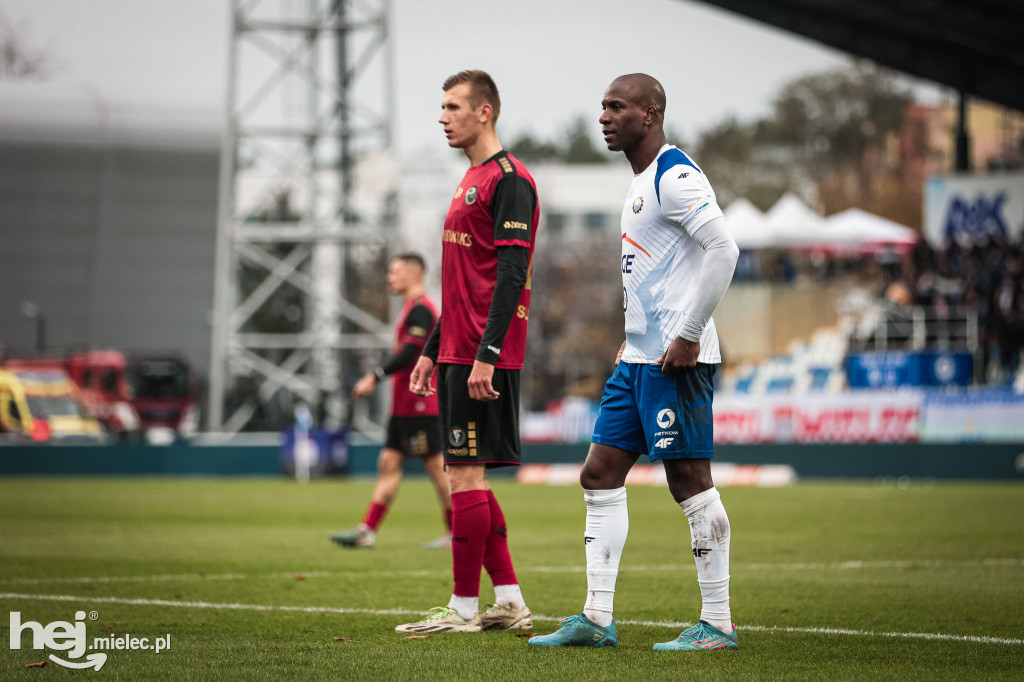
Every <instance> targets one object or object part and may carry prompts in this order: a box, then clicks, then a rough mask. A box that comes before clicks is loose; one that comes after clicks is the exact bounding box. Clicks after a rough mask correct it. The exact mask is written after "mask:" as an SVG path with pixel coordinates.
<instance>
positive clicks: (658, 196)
mask: <svg viewBox="0 0 1024 682" xmlns="http://www.w3.org/2000/svg"><path fill="white" fill-rule="evenodd" d="M720 217H722V209H721V208H719V206H718V201H717V199H716V197H715V191H714V190H713V189H712V188H711V183H710V182H708V179H707V177H706V176H705V175H704V172H703V171H702V170H701V169H700V167H699V166H698V165H697V164H696V163H695V162H694V161H693V159H691V158H690V157H689V156H687V155H686V154H685V153H684V152H682V151H681V150H679V149H677V148H676V147H674V146H672V145H668V144H667V145H665V146H664V147H662V148H661V150H660V151H659V152H658V156H657V158H656V159H655V160H654V162H652V163H651V165H650V166H648V167H647V168H645V169H644V170H643V171H642V172H641V173H640V174H638V175H634V176H633V183H632V184H631V185H630V187H629V194H627V195H626V203H625V206H624V207H623V209H622V262H621V269H622V290H623V296H624V299H625V300H624V306H623V307H624V310H625V316H626V348H625V350H624V351H623V354H622V359H623V360H624V361H625V362H632V363H643V364H656V363H657V359H658V358H659V357H661V355H662V354H663V353H664V352H665V350H666V349H667V348H668V346H669V344H671V343H672V341H673V340H674V339H675V338H676V337H677V336H679V333H680V331H681V329H682V327H683V317H684V314H685V313H686V309H687V304H688V303H689V301H690V299H691V297H692V296H693V294H694V291H695V288H696V285H697V277H698V275H699V273H700V267H701V263H702V262H703V260H704V249H703V248H701V246H700V244H699V243H697V241H696V240H695V239H694V238H693V236H692V235H693V234H694V232H696V231H697V230H698V229H699V228H700V227H701V226H702V225H704V224H705V223H707V222H708V221H710V220H713V219H714V218H720ZM697 361H698V362H703V363H707V364H717V363H720V362H721V361H722V356H721V351H720V349H719V345H718V333H717V332H716V330H715V322H714V320H713V319H709V320H708V323H707V325H706V326H705V327H704V332H703V334H702V335H701V338H700V355H699V356H698V357H697Z"/></svg>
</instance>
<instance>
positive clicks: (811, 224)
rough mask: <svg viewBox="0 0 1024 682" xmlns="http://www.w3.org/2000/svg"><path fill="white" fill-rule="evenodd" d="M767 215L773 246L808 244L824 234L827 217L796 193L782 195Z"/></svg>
mask: <svg viewBox="0 0 1024 682" xmlns="http://www.w3.org/2000/svg"><path fill="white" fill-rule="evenodd" d="M765 215H766V217H767V220H768V227H769V229H770V230H771V234H772V244H773V246H778V247H789V246H807V245H810V244H815V243H817V242H818V241H820V240H821V238H822V236H823V232H824V228H825V219H824V218H822V217H821V216H820V215H818V214H817V213H816V212H815V211H814V210H813V209H812V208H811V207H810V206H808V205H807V204H805V203H804V202H803V201H801V200H800V198H799V197H797V196H796V195H795V194H791V193H786V194H784V195H782V198H781V199H779V200H778V201H777V202H775V205H774V206H772V207H771V208H770V209H768V213H767V214H765Z"/></svg>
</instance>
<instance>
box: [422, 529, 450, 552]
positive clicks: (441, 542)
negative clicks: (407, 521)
mask: <svg viewBox="0 0 1024 682" xmlns="http://www.w3.org/2000/svg"><path fill="white" fill-rule="evenodd" d="M451 548H452V534H451V533H445V534H444V535H442V536H441V537H439V538H435V539H433V540H430V541H428V542H424V543H423V549H451Z"/></svg>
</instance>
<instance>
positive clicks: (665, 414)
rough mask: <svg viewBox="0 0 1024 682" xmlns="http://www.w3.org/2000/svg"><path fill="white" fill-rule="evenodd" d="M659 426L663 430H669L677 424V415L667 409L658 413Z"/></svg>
mask: <svg viewBox="0 0 1024 682" xmlns="http://www.w3.org/2000/svg"><path fill="white" fill-rule="evenodd" d="M657 422H658V426H660V427H661V428H663V429H667V428H668V427H670V426H672V425H673V424H675V423H676V413H675V412H673V411H672V410H670V409H668V408H666V409H664V410H662V411H661V412H659V413H658V419H657Z"/></svg>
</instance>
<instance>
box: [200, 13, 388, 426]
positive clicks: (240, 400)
mask: <svg viewBox="0 0 1024 682" xmlns="http://www.w3.org/2000/svg"><path fill="white" fill-rule="evenodd" d="M389 16H390V0H305V2H295V1H291V2H289V1H288V0H234V2H233V4H232V16H231V48H230V58H229V75H228V89H227V125H226V128H225V134H224V140H223V144H222V149H221V171H220V190H219V192H220V196H219V207H218V228H217V254H216V263H215V268H216V272H215V291H214V311H213V314H212V316H211V326H212V343H211V363H210V384H209V385H210V396H209V404H210V406H209V419H208V421H209V428H210V429H211V430H214V431H220V432H224V433H229V434H230V433H235V432H237V431H239V430H242V429H244V428H246V425H247V424H248V423H249V422H250V421H251V419H252V418H253V417H254V416H255V415H257V414H258V413H259V412H260V411H261V410H262V409H263V408H264V407H265V406H266V405H267V404H269V403H272V402H274V401H275V400H278V399H280V398H281V396H282V395H284V397H285V399H286V401H287V400H290V401H291V402H295V401H299V400H301V401H303V402H305V403H307V404H309V405H311V406H313V407H314V408H316V412H318V413H321V414H322V413H325V412H326V413H327V416H328V417H329V418H331V419H332V420H333V421H334V422H335V423H338V422H340V421H341V418H342V414H344V410H345V402H346V400H347V393H348V391H347V387H350V386H351V385H352V384H354V382H355V380H356V379H357V378H358V377H357V376H355V375H354V372H355V371H356V370H357V369H358V366H359V364H360V363H359V356H358V354H359V353H365V352H366V351H380V350H383V349H387V348H389V347H390V344H391V340H390V331H389V325H388V322H387V318H388V315H387V312H388V311H387V308H388V301H387V299H386V296H385V297H384V302H383V305H381V302H380V298H381V297H380V296H376V297H374V296H368V295H367V293H366V290H367V288H368V287H367V286H366V281H365V280H366V272H365V271H367V270H368V269H372V268H374V267H376V266H377V263H378V261H379V262H384V263H386V251H387V247H388V245H389V244H391V243H394V241H395V237H394V233H395V231H396V229H397V228H396V226H397V221H395V220H393V219H391V218H390V217H389V216H388V215H387V214H386V213H385V212H380V214H379V215H377V216H374V215H366V210H365V208H364V207H363V206H358V207H357V206H356V204H355V203H354V202H353V192H354V188H355V187H356V186H357V184H356V173H355V171H356V168H357V162H358V161H360V160H361V159H363V158H365V157H367V156H370V155H374V154H387V153H389V152H390V147H391V140H392V137H391V129H392V122H391V118H390V117H391V112H392V111H393V108H392V107H391V106H390V104H391V97H392V95H391V91H392V87H393V78H392V73H391V55H390V49H391V48H390V41H389V38H388V36H389V32H388V22H389ZM332 39H333V40H335V41H336V45H335V50H334V56H335V57H336V58H335V59H331V56H332V51H331V50H330V47H331V45H330V40H332ZM353 53H355V55H356V58H355V59H351V58H350V56H351V55H352V54H353ZM376 100H381V101H380V102H378V101H376ZM289 104H294V105H296V106H292V107H291V108H290V109H289V107H288V106H287V105H289ZM356 203H358V202H356ZM375 274H376V276H377V277H380V276H381V273H380V268H379V267H376V273H375ZM377 282H379V280H377V281H375V282H373V284H372V287H373V292H374V293H377V292H379V290H380V287H379V286H378V285H377ZM243 384H244V386H245V389H244V390H243V388H242V387H243ZM281 392H283V394H282V393H281ZM229 399H230V401H229ZM229 402H230V403H231V404H230V405H229V404H228V403H229ZM289 412H290V411H289ZM281 425H283V424H281ZM281 425H279V426H281ZM371 427H373V428H374V429H376V427H375V425H372V424H368V425H367V428H371Z"/></svg>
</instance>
